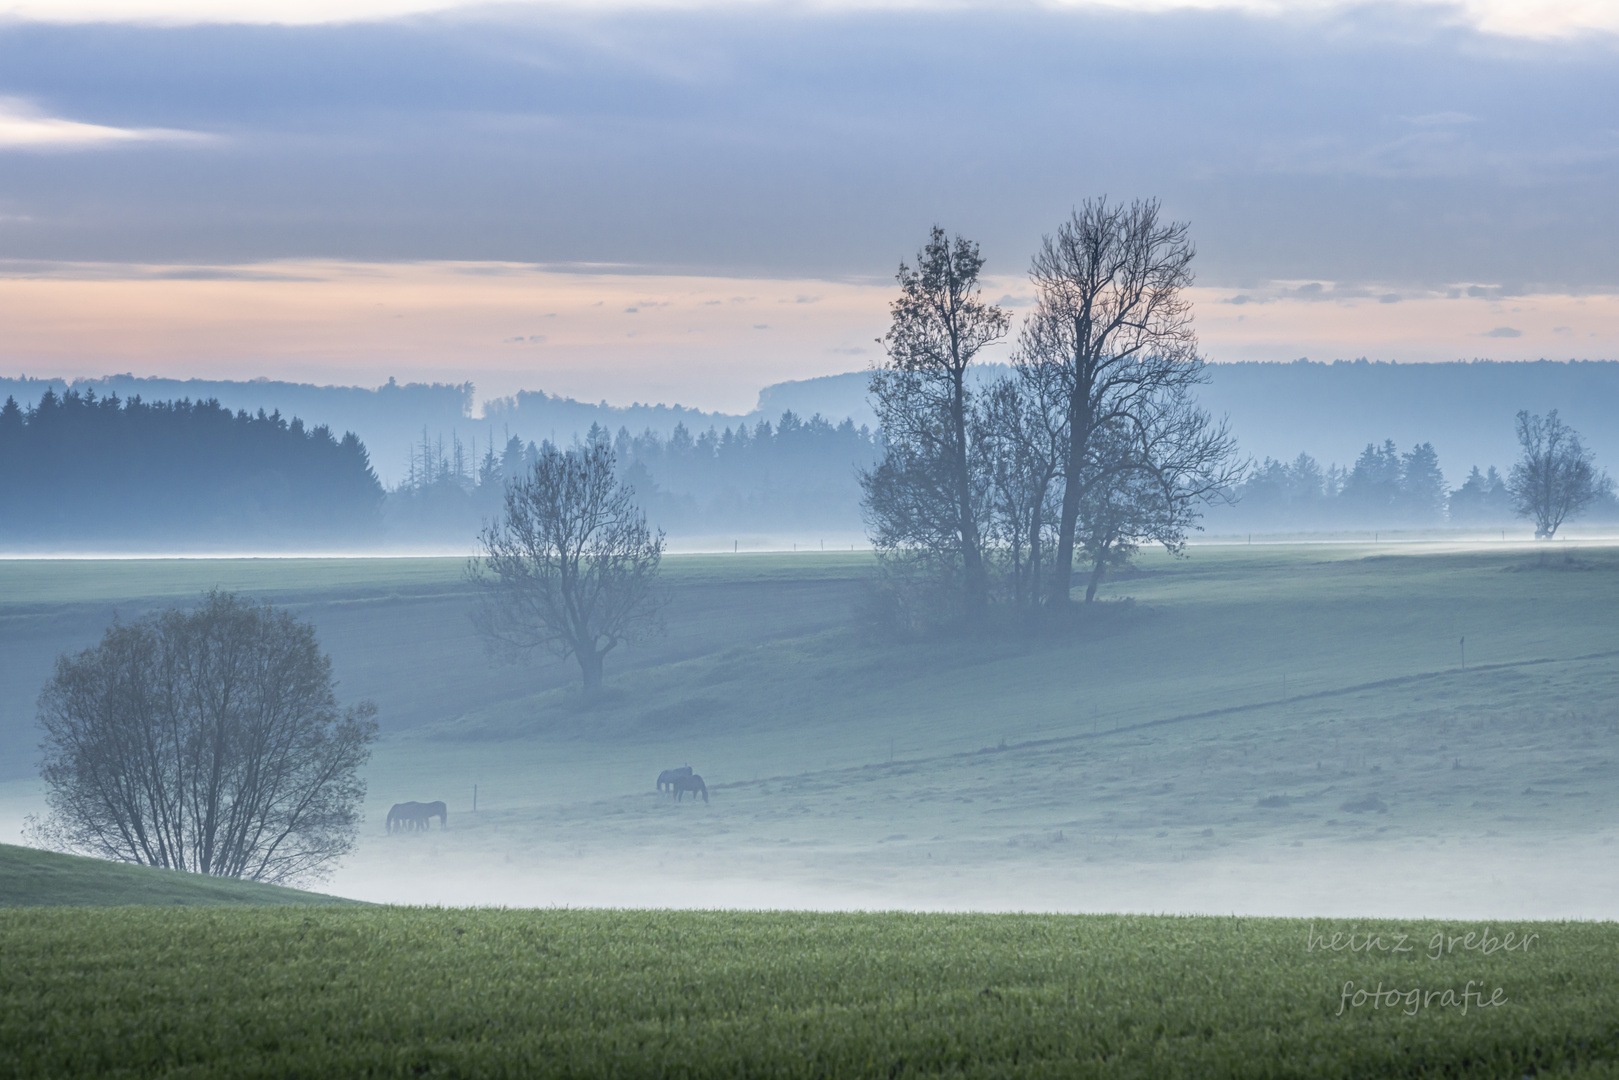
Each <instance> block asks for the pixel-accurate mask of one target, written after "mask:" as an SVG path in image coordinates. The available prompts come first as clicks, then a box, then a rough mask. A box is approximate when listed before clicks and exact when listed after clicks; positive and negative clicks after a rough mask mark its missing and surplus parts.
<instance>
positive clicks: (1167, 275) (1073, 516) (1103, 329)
mask: <svg viewBox="0 0 1619 1080" xmlns="http://www.w3.org/2000/svg"><path fill="white" fill-rule="evenodd" d="M1194 254H1195V252H1194V249H1193V247H1192V243H1191V240H1190V239H1189V238H1188V235H1187V226H1186V224H1185V223H1184V222H1164V221H1161V220H1160V218H1159V206H1158V202H1157V201H1156V200H1144V201H1143V200H1138V201H1136V202H1133V203H1131V204H1129V205H1128V206H1125V205H1123V204H1118V203H1110V202H1108V200H1107V199H1106V198H1102V199H1095V200H1087V201H1086V202H1085V203H1084V205H1083V206H1081V207H1080V208H1079V209H1078V210H1076V211H1075V212H1074V213H1073V215H1072V217H1071V218H1070V219H1069V220H1068V221H1065V222H1064V223H1063V224H1062V225H1061V226H1060V227H1059V228H1058V230H1057V232H1056V234H1055V235H1054V236H1047V237H1046V238H1045V239H1044V241H1043V242H1042V244H1041V247H1040V250H1039V252H1038V253H1036V255H1035V257H1034V262H1033V265H1032V267H1031V269H1030V274H1029V276H1030V278H1031V280H1032V282H1033V284H1034V287H1035V291H1036V294H1037V296H1038V303H1037V305H1036V307H1035V310H1034V313H1033V314H1032V315H1031V316H1030V317H1029V319H1028V321H1027V322H1026V323H1025V325H1024V328H1023V331H1022V334H1021V336H1020V339H1019V347H1018V352H1019V356H1020V361H1019V362H1020V364H1022V365H1024V366H1028V367H1035V368H1042V369H1045V374H1044V375H1043V378H1044V379H1046V380H1048V381H1050V382H1052V383H1054V384H1056V385H1058V386H1060V388H1061V394H1062V402H1063V424H1064V431H1063V436H1064V440H1063V441H1064V444H1065V447H1066V451H1067V457H1066V460H1065V461H1064V462H1063V476H1062V480H1063V497H1062V504H1061V507H1060V510H1059V516H1058V521H1057V551H1056V556H1055V560H1054V564H1053V566H1052V573H1051V576H1050V579H1049V584H1048V597H1047V600H1048V602H1050V603H1055V604H1064V603H1067V602H1068V600H1069V592H1070V587H1071V582H1072V578H1073V567H1074V559H1075V555H1076V553H1077V552H1078V551H1079V549H1080V547H1081V546H1082V545H1081V537H1080V528H1081V521H1080V515H1081V510H1082V508H1083V506H1084V505H1085V503H1086V500H1087V493H1088V490H1089V487H1088V485H1091V484H1094V483H1096V482H1098V481H1099V479H1100V478H1104V477H1108V476H1110V475H1111V474H1110V473H1109V471H1108V470H1107V468H1106V465H1105V462H1103V461H1102V460H1101V455H1100V454H1099V446H1100V444H1101V443H1104V442H1107V441H1109V440H1107V439H1106V438H1104V437H1103V435H1102V433H1103V432H1105V431H1107V430H1108V429H1110V428H1112V427H1114V426H1116V425H1120V424H1122V425H1125V426H1127V427H1134V428H1137V429H1138V430H1137V432H1136V433H1135V434H1133V435H1132V439H1134V440H1136V441H1139V440H1140V439H1141V438H1142V437H1143V434H1142V432H1141V430H1140V429H1142V428H1144V426H1145V424H1146V423H1147V422H1148V420H1149V418H1150V415H1151V413H1152V412H1153V410H1154V408H1155V405H1154V402H1161V401H1163V400H1165V399H1167V398H1169V397H1173V396H1174V395H1176V394H1177V393H1180V392H1182V391H1184V390H1186V389H1187V388H1189V387H1191V386H1192V385H1194V384H1196V383H1198V382H1201V381H1202V380H1203V378H1204V377H1205V376H1204V374H1203V369H1202V362H1201V360H1200V359H1199V358H1198V356H1197V338H1196V335H1195V334H1194V333H1193V331H1192V311H1191V303H1190V301H1188V300H1187V298H1186V295H1185V290H1186V288H1187V287H1188V286H1190V285H1191V283H1192V273H1191V262H1192V257H1193V255H1194Z"/></svg>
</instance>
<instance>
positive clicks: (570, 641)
mask: <svg viewBox="0 0 1619 1080" xmlns="http://www.w3.org/2000/svg"><path fill="white" fill-rule="evenodd" d="M603 436H604V438H603V439H602V440H599V441H596V442H593V443H590V444H588V445H584V446H580V447H577V448H575V449H572V450H567V451H563V450H559V449H557V448H556V447H555V446H553V445H552V444H550V443H549V442H548V443H546V444H545V445H544V446H542V447H540V448H539V452H538V454H537V457H536V460H535V461H534V463H533V465H532V466H531V468H530V470H529V472H528V474H527V475H525V476H522V477H519V478H517V479H515V480H513V481H511V482H509V483H508V484H507V486H506V498H505V512H504V514H502V515H501V516H500V517H499V518H497V519H496V520H495V521H494V522H493V523H492V524H490V525H487V526H485V528H484V530H483V533H482V534H481V535H480V536H479V547H480V548H481V551H480V553H479V554H478V555H477V556H475V557H474V558H473V559H471V560H470V561H469V562H468V563H467V579H468V581H469V582H470V583H471V584H472V585H473V586H474V587H476V588H477V590H478V593H479V600H480V603H479V606H478V608H477V610H476V611H475V612H474V615H473V624H474V625H475V626H476V627H477V629H478V631H479V633H480V634H482V636H483V638H484V642H485V644H486V645H487V646H488V648H489V650H490V653H491V654H492V655H494V656H497V657H499V658H502V659H506V660H516V659H519V658H520V657H522V656H525V655H527V654H529V653H531V652H532V651H533V650H535V649H546V650H549V651H551V652H553V653H555V654H556V655H557V656H558V657H560V658H562V659H564V660H566V659H567V658H569V657H572V658H574V660H576V661H577V662H578V664H579V671H580V675H581V676H582V677H583V680H584V691H585V696H586V697H595V696H596V695H597V694H599V693H600V691H601V687H602V665H603V660H604V659H605V658H606V656H607V654H608V653H610V652H612V651H613V650H614V649H616V648H617V647H618V646H619V645H622V644H626V643H629V642H634V641H636V640H639V639H641V638H643V637H645V636H647V635H649V634H652V633H656V632H658V631H659V630H660V629H661V627H662V623H661V621H660V619H659V609H660V608H661V606H662V603H663V595H662V593H661V592H660V591H659V590H658V589H657V587H656V586H657V578H658V567H659V564H660V561H661V560H662V558H663V533H662V531H661V530H660V531H659V532H657V533H656V534H654V533H652V532H651V531H650V530H648V528H647V524H646V514H645V513H644V512H642V510H641V509H640V507H638V506H637V505H636V504H635V490H634V489H633V488H631V487H630V486H628V485H627V484H622V483H620V482H619V481H618V479H617V477H616V476H615V473H614V457H613V450H612V447H611V446H609V445H608V444H607V443H606V441H605V433H603Z"/></svg>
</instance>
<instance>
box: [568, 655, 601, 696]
mask: <svg viewBox="0 0 1619 1080" xmlns="http://www.w3.org/2000/svg"><path fill="white" fill-rule="evenodd" d="M574 657H575V658H576V659H578V661H579V672H580V674H582V675H583V676H584V679H585V697H586V698H588V699H591V700H594V699H595V698H598V697H600V696H601V691H602V656H601V654H600V653H598V652H597V651H596V650H595V649H593V648H592V649H588V650H587V649H577V650H575V651H574Z"/></svg>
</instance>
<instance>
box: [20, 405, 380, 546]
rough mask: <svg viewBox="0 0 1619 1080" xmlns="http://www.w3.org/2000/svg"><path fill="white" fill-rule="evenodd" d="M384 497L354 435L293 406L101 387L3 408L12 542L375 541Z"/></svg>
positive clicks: (303, 543)
mask: <svg viewBox="0 0 1619 1080" xmlns="http://www.w3.org/2000/svg"><path fill="white" fill-rule="evenodd" d="M383 498H384V492H383V489H382V485H381V483H380V482H379V481H378V480H377V477H376V474H375V473H374V472H372V470H371V463H370V460H369V458H368V456H367V453H366V448H365V446H364V444H363V443H361V442H360V440H359V438H358V437H356V436H355V435H354V434H353V433H352V432H350V433H347V434H345V435H344V436H342V437H341V438H338V437H337V436H336V435H335V434H334V433H333V432H332V431H331V429H330V428H327V427H312V428H306V427H305V426H304V423H303V421H302V420H299V419H297V418H293V419H290V420H289V419H287V418H285V417H283V416H281V414H280V413H270V414H268V415H267V414H265V413H264V412H263V411H262V410H260V411H259V412H258V413H256V414H255V413H249V412H247V411H246V410H238V411H236V412H232V411H231V410H229V409H227V408H225V407H224V406H222V405H220V404H219V402H217V401H213V400H207V401H190V400H185V399H182V400H180V401H168V402H147V401H143V400H142V399H141V398H140V397H138V396H137V397H132V398H129V399H127V400H121V399H120V398H119V397H118V396H117V395H112V396H108V397H98V396H97V395H96V393H95V391H94V390H93V389H92V390H86V391H85V392H84V393H82V394H81V393H79V392H78V391H76V390H70V391H68V392H66V393H64V394H60V395H59V394H57V393H56V392H55V391H54V390H47V391H46V393H45V394H44V395H43V396H42V397H41V398H40V399H39V401H38V402H37V403H35V404H33V405H31V406H30V407H29V408H27V409H24V408H22V407H21V406H19V405H18V404H17V402H16V400H15V398H12V397H8V398H7V399H6V402H5V405H4V406H3V407H0V541H3V542H4V543H6V544H7V545H8V546H11V547H13V548H18V547H21V548H27V547H31V546H36V545H38V546H50V547H52V548H60V547H62V546H64V545H67V546H71V547H76V548H79V549H83V548H85V547H91V548H103V549H106V550H120V549H122V550H128V549H131V548H142V547H153V546H160V547H162V548H163V549H165V550H192V549H202V548H218V547H220V546H222V545H223V546H231V545H241V546H245V547H251V548H254V549H261V548H265V547H271V548H300V547H301V548H308V547H310V546H321V545H333V546H344V547H347V546H355V545H362V544H374V543H376V542H378V541H380V540H381V539H382V513H381V510H382V501H383Z"/></svg>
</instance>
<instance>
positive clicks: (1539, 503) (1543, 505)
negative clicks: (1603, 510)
mask: <svg viewBox="0 0 1619 1080" xmlns="http://www.w3.org/2000/svg"><path fill="white" fill-rule="evenodd" d="M1518 446H1519V447H1520V448H1521V449H1522V451H1523V453H1522V456H1521V457H1519V458H1518V463H1517V464H1516V465H1514V466H1512V472H1511V474H1510V475H1509V476H1508V478H1507V491H1508V492H1509V493H1510V494H1511V496H1512V508H1513V510H1514V511H1515V512H1516V513H1517V514H1518V516H1519V517H1526V518H1531V519H1533V520H1534V523H1535V539H1536V540H1550V539H1551V538H1552V537H1553V536H1556V535H1557V529H1558V527H1559V526H1560V525H1562V524H1563V522H1565V521H1567V520H1568V519H1569V518H1572V517H1575V516H1577V515H1578V514H1579V513H1580V511H1582V510H1584V509H1585V508H1586V507H1587V506H1589V505H1591V503H1593V502H1595V501H1596V500H1597V499H1600V498H1601V497H1602V496H1604V495H1606V494H1607V493H1608V492H1610V491H1612V490H1613V481H1612V480H1610V479H1609V478H1608V474H1607V473H1605V472H1600V471H1598V469H1597V467H1596V464H1595V458H1594V456H1593V455H1592V453H1591V451H1589V450H1587V449H1586V448H1585V445H1584V444H1583V443H1582V442H1581V441H1580V436H1579V433H1578V432H1576V431H1575V430H1574V429H1573V428H1571V427H1569V426H1568V425H1567V424H1565V423H1563V422H1562V421H1561V420H1559V419H1558V418H1557V410H1556V409H1553V410H1552V411H1551V412H1549V413H1547V414H1546V415H1545V416H1543V417H1542V416H1532V415H1530V413H1529V412H1528V411H1527V410H1525V411H1521V412H1519V413H1518Z"/></svg>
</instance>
